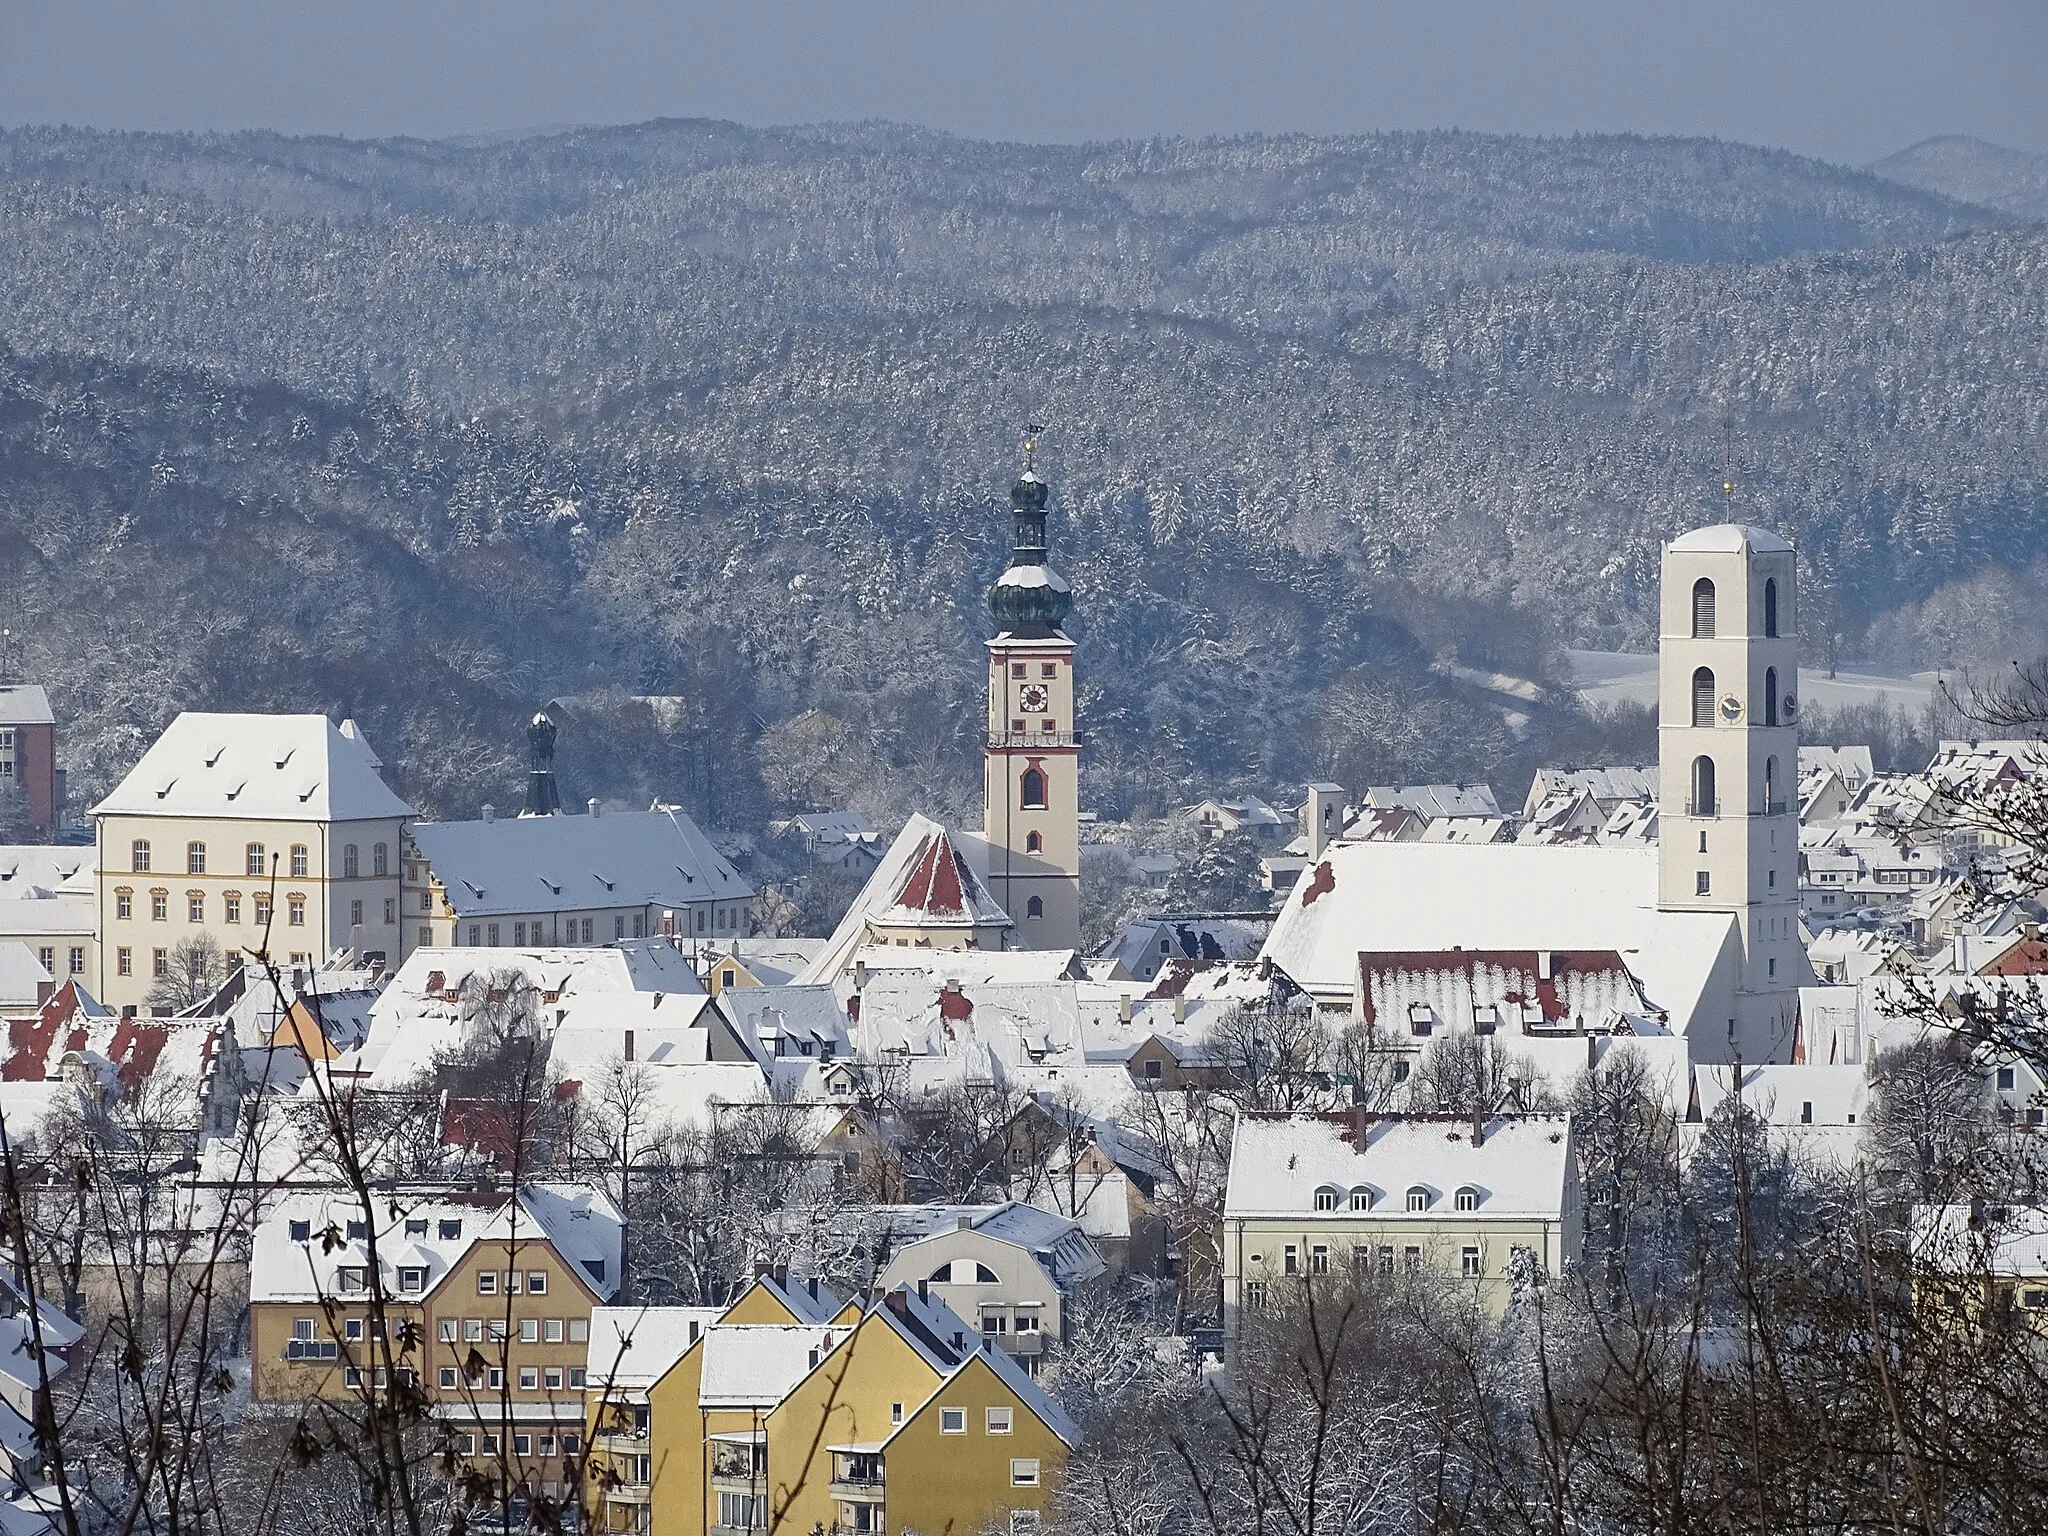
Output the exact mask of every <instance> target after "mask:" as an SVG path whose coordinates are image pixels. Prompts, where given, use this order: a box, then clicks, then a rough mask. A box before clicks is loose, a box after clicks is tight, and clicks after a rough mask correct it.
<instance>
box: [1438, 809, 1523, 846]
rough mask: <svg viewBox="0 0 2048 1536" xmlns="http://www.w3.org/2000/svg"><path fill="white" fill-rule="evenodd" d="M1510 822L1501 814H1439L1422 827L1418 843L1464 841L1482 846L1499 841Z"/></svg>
mask: <svg viewBox="0 0 2048 1536" xmlns="http://www.w3.org/2000/svg"><path fill="white" fill-rule="evenodd" d="M1507 829H1508V824H1507V822H1506V820H1505V819H1503V818H1502V817H1499V816H1439V817H1437V818H1436V819H1435V820H1433V821H1431V822H1430V824H1429V825H1428V826H1426V827H1424V828H1423V829H1422V836H1420V837H1418V838H1417V839H1416V841H1417V842H1418V843H1463V844H1466V845H1467V846H1482V845H1484V844H1487V843H1497V842H1499V841H1500V840H1501V838H1502V837H1504V836H1505V835H1506V833H1507Z"/></svg>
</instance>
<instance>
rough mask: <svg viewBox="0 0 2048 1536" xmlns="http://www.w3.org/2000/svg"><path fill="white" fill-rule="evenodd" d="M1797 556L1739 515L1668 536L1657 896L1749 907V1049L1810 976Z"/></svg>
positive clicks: (1664, 901)
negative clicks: (1804, 932) (1802, 854)
mask: <svg viewBox="0 0 2048 1536" xmlns="http://www.w3.org/2000/svg"><path fill="white" fill-rule="evenodd" d="M1795 568H1796V557H1795V555H1794V553H1793V549H1792V546H1791V545H1790V544H1789V543H1787V542H1786V541H1785V540H1784V539H1782V538H1779V537H1778V536H1777V535H1776V534H1773V533H1768V532H1766V531H1764V530H1762V529H1758V528H1748V527H1743V526H1740V525H1738V524H1733V523H1726V524H1720V525H1717V526H1715V527H1711V528H1701V529H1696V530H1694V531H1693V532H1691V533H1688V534H1686V535H1684V536H1683V537H1681V538H1678V539H1675V540H1673V541H1672V542H1671V543H1670V544H1668V545H1666V546H1665V548H1664V567H1663V593H1662V615H1661V617H1662V623H1661V626H1660V627H1661V631H1662V642H1661V645H1660V647H1659V665H1660V683H1659V689H1658V701H1659V703H1658V740H1659V748H1660V752H1659V756H1660V780H1659V785H1660V794H1659V800H1660V809H1661V818H1660V826H1659V832H1660V836H1659V850H1660V870H1659V880H1658V905H1659V906H1660V907H1662V908H1663V910H1665V911H1667V912H1725V913H1728V914H1731V915H1733V916H1735V917H1737V918H1739V920H1740V928H1739V932H1740V935H1741V941H1742V974H1741V981H1740V984H1739V986H1738V988H1737V993H1736V998H1735V1001H1734V1003H1733V1005H1732V1006H1733V1009H1734V1012H1733V1014H1732V1015H1731V1016H1730V1018H1729V1019H1728V1021H1727V1035H1728V1040H1729V1042H1730V1044H1731V1047H1732V1048H1733V1049H1734V1050H1736V1051H1739V1052H1740V1054H1741V1055H1742V1057H1743V1059H1745V1060H1749V1061H1761V1060H1769V1059H1772V1058H1773V1057H1774V1056H1776V1055H1779V1054H1782V1050H1783V1045H1784V1042H1786V1041H1789V1040H1790V1039H1791V1037H1792V1031H1793V1026H1794V1023H1795V1020H1796V1017H1797V1012H1798V988H1799V987H1800V986H1801V985H1803V984H1805V983H1808V982H1810V981H1811V979H1812V977H1811V974H1810V972H1809V970H1808V967H1807V963H1806V954H1805V949H1804V947H1803V945H1802V944H1801V942H1800V937H1799V820H1798V814H1797V812H1798V802H1797V799H1796V787H1797V775H1798V767H1799V730H1798V724H1797V721H1798V710H1799V704H1798V699H1797V697H1796V692H1795V690H1796V689H1797V687H1798V679H1799V642H1798V608H1797V605H1796V602H1795V598H1794V591H1793V585H1794V574H1795ZM1702 1044H1704V1042H1703V1041H1699V1040H1696V1041H1695V1046H1696V1047H1697V1046H1699V1045H1702Z"/></svg>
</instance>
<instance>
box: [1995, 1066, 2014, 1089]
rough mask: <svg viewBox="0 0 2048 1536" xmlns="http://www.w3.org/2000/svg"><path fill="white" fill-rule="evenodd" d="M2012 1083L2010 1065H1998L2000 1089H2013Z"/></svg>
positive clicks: (2012, 1075)
mask: <svg viewBox="0 0 2048 1536" xmlns="http://www.w3.org/2000/svg"><path fill="white" fill-rule="evenodd" d="M2013 1085H2014V1074H2013V1069H2012V1068H2011V1067H2000V1068H1999V1069H1998V1086H1999V1087H2000V1089H2002V1090H2004V1091H2005V1092H2007V1093H2010V1092H2011V1091H2012V1089H2013Z"/></svg>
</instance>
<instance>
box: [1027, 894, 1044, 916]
mask: <svg viewBox="0 0 2048 1536" xmlns="http://www.w3.org/2000/svg"><path fill="white" fill-rule="evenodd" d="M1024 915H1025V916H1026V917H1043V916H1045V899H1044V898H1043V897H1041V896H1034V897H1032V898H1031V899H1030V900H1029V901H1027V902H1025V903H1024Z"/></svg>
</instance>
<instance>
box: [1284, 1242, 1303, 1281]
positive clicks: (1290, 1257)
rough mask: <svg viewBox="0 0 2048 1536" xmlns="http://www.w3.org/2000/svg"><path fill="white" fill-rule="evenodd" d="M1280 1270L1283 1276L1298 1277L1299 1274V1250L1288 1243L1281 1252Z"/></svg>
mask: <svg viewBox="0 0 2048 1536" xmlns="http://www.w3.org/2000/svg"><path fill="white" fill-rule="evenodd" d="M1280 1269H1281V1272H1282V1273H1283V1274H1289V1275H1298V1274H1300V1273H1301V1250H1300V1249H1298V1248H1296V1247H1295V1246H1294V1244H1292V1243H1289V1244H1288V1245H1287V1246H1286V1247H1285V1248H1284V1249H1282V1250H1281V1254H1280Z"/></svg>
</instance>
